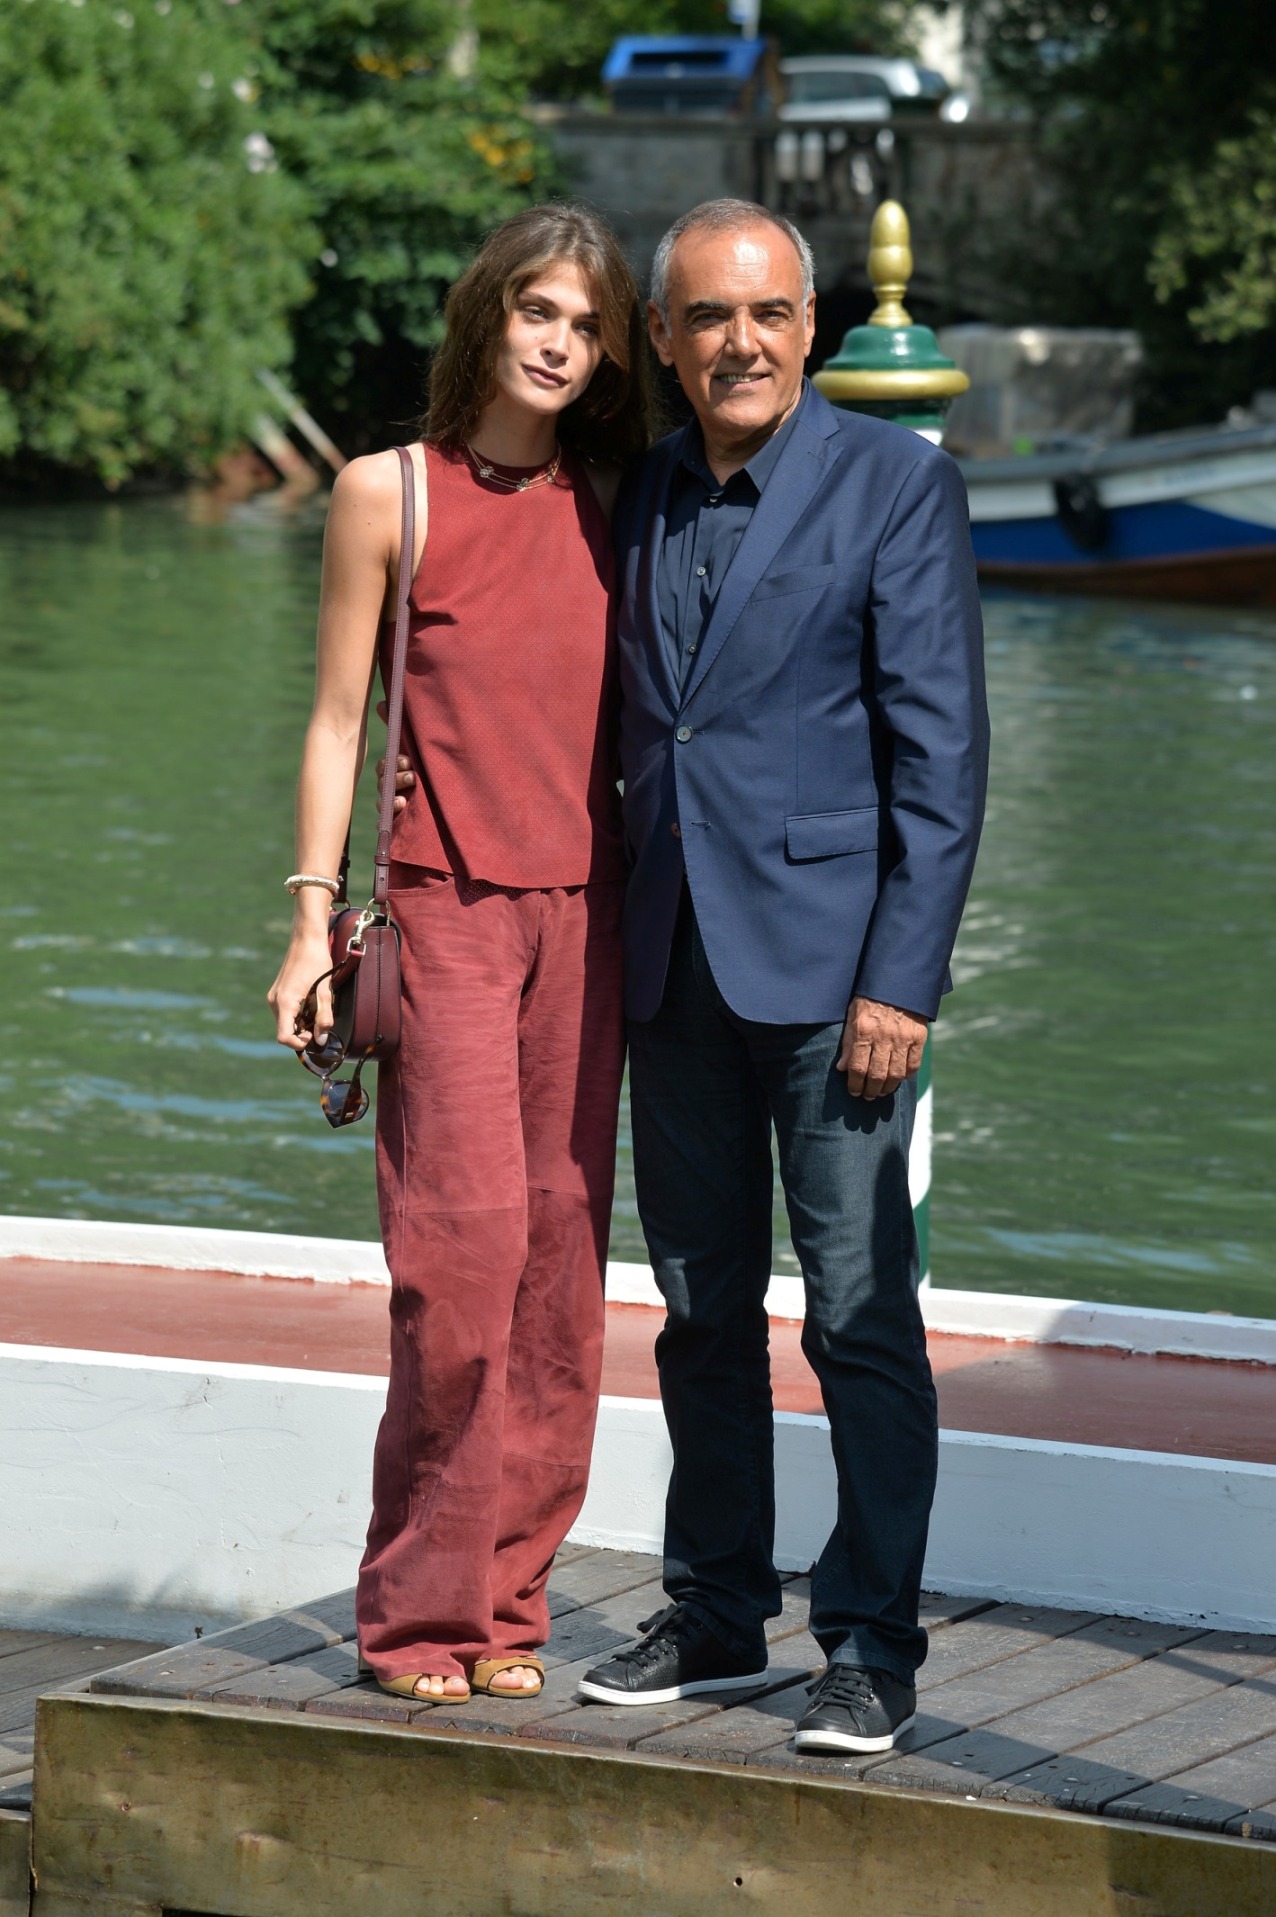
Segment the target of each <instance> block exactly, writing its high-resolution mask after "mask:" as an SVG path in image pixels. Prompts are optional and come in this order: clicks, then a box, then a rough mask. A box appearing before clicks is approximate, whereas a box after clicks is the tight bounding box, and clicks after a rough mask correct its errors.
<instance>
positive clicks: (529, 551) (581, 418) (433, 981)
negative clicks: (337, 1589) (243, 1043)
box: [270, 206, 648, 1702]
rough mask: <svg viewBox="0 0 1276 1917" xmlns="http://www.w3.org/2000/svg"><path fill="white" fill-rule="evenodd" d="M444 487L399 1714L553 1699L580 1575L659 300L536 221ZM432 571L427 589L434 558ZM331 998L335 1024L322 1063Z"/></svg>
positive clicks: (418, 1064)
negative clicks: (545, 1694)
mask: <svg viewBox="0 0 1276 1917" xmlns="http://www.w3.org/2000/svg"><path fill="white" fill-rule="evenodd" d="M445 317H446V329H447V330H446V337H445V340H444V342H443V345H442V346H441V348H440V350H439V352H438V354H437V356H436V358H435V361H434V365H433V368H432V372H431V376H430V392H429V411H428V414H427V421H426V428H425V441H424V445H422V446H418V447H415V448H413V459H414V462H415V464H416V469H417V475H418V477H417V553H416V554H415V555H414V558H415V559H416V560H417V562H418V570H417V573H416V576H415V579H414V582H413V586H412V593H411V601H410V610H411V617H410V625H409V641H408V654H407V676H406V692H405V698H404V737H405V742H406V743H405V748H404V749H405V751H406V753H407V755H408V757H409V759H410V760H411V763H412V768H413V771H414V773H415V783H414V788H413V791H412V794H411V798H410V801H409V803H408V804H407V806H406V808H405V809H404V810H402V811H401V812H400V813H399V816H398V817H397V818H396V822H395V837H394V843H393V854H394V863H393V864H392V866H391V875H390V905H391V910H392V913H393V916H394V919H395V921H396V923H397V924H398V926H399V928H400V932H401V935H402V972H403V1028H402V1037H401V1041H400V1046H399V1050H398V1052H397V1054H396V1055H395V1057H394V1058H393V1059H392V1060H391V1061H390V1062H388V1063H387V1064H385V1065H383V1066H382V1067H381V1070H380V1083H379V1087H378V1098H377V1186H378V1196H379V1201H380V1214H381V1232H382V1238H383V1241H384V1245H385V1252H386V1260H387V1263H388V1264H389V1267H390V1274H391V1279H392V1284H393V1289H392V1293H391V1304H390V1317H391V1356H390V1384H389V1392H388V1396H387V1401H386V1410H385V1416H384V1418H383V1419H382V1422H381V1427H380V1431H379V1434H378V1438H377V1446H376V1453H375V1457H374V1461H373V1515H372V1521H371V1525H370V1528H369V1532H368V1544H367V1550H366V1552H365V1555H364V1559H363V1564H362V1566H361V1568H360V1574H359V1588H358V1597H357V1607H356V1609H357V1618H358V1625H359V1643H360V1651H361V1654H362V1656H363V1658H364V1659H365V1660H366V1663H367V1665H368V1666H369V1667H370V1668H371V1670H372V1672H373V1673H374V1675H375V1676H376V1678H377V1680H378V1682H379V1683H380V1684H381V1687H382V1689H384V1690H391V1691H394V1692H395V1693H398V1694H401V1695H407V1696H413V1697H416V1698H419V1699H423V1700H427V1701H435V1702H442V1701H444V1700H446V1701H449V1702H451V1701H454V1700H459V1699H463V1698H465V1697H467V1696H468V1695H469V1694H470V1691H471V1689H472V1688H473V1689H476V1690H484V1691H489V1692H493V1693H500V1694H510V1695H515V1696H528V1695H531V1694H534V1693H535V1692H536V1691H537V1690H539V1689H540V1686H541V1682H542V1679H543V1667H542V1666H541V1664H540V1661H539V1660H538V1659H537V1657H536V1656H535V1652H536V1650H537V1649H538V1648H539V1647H540V1646H541V1645H543V1644H544V1643H545V1641H546V1639H547V1637H548V1635H549V1616H548V1608H547V1602H546V1595H545V1585H546V1580H547V1578H548V1575H549V1569H550V1565H551V1563H552V1561H553V1557H554V1553H555V1551H556V1550H557V1548H558V1546H559V1545H560V1544H561V1543H562V1540H563V1538H564V1537H565V1536H566V1534H567V1532H568V1530H569V1529H570V1527H571V1525H572V1523H573V1521H574V1520H575V1517H576V1514H577V1512H578V1511H579V1509H580V1505H581V1501H582V1499H583V1497H584V1492H585V1483H586V1475H587V1471H588V1465H589V1455H590V1447H591V1443H592V1438H593V1428H594V1420H595V1415H596V1410H597V1400H598V1389H599V1377H600V1369H601V1359H602V1331H603V1267H604V1263H605V1259H606V1247H607V1234H608V1227H609V1221H610V1213H611V1199H612V1182H613V1177H614V1162H615V1138H616V1115H617V1108H618V1104H619V1092H620V1078H621V1070H622V1063H623V1034H622V1019H621V998H620V910H621V901H622V894H623V888H624V855H623V845H622V838H621V830H620V820H619V803H618V798H617V788H616V766H615V756H614V720H615V702H616V667H615V658H614V644H615V642H614V620H613V616H612V614H613V607H612V600H613V593H614V585H613V570H612V560H611V552H610V539H609V533H608V523H607V522H608V514H609V510H610V504H611V498H612V496H614V491H615V486H616V483H617V480H618V476H619V466H620V464H621V463H622V462H623V461H625V460H626V459H628V458H631V457H632V456H633V455H635V454H636V453H638V452H640V451H641V450H642V449H643V447H644V446H645V444H646V442H647V437H648V388H647V375H646V359H645V345H644V339H643V332H642V317H641V311H640V306H639V300H638V293H637V288H636V286H635V284H634V280H633V275H632V274H631V272H630V271H629V268H628V266H627V265H626V264H625V261H624V259H623V256H622V255H621V253H620V251H619V248H618V247H617V245H616V242H615V239H614V238H613V236H612V235H611V233H610V232H609V231H608V229H607V228H606V226H605V225H604V224H603V223H602V221H601V220H599V219H598V217H597V216H596V215H595V214H593V213H591V212H589V211H588V210H586V209H583V208H580V207H571V206H548V207H536V208H533V209H531V210H529V211H527V212H525V213H521V214H519V215H517V216H516V217H515V218H514V219H512V220H510V221H508V222H507V223H506V224H505V225H504V226H502V227H500V228H499V229H498V230H497V231H496V232H495V233H493V234H492V235H491V237H490V238H489V239H488V240H487V242H486V243H485V245H484V246H483V247H482V249H481V250H480V252H479V253H478V255H477V257H476V258H475V260H474V262H473V264H472V265H471V266H470V268H469V269H468V271H467V272H466V273H465V274H464V276H463V277H462V278H461V279H460V280H459V281H458V282H457V284H456V285H455V286H454V287H453V289H452V292H451V295H450V296H449V299H448V302H447V308H446V316H445ZM399 514H400V469H399V462H398V459H397V456H396V455H395V453H394V452H393V451H391V452H387V453H380V454H376V455H373V456H371V457H369V458H366V459H357V460H354V461H352V462H351V464H350V465H349V466H347V467H346V468H345V470H344V471H343V472H342V474H341V475H340V477H339V478H338V480H337V483H336V485H335V487H334V489H333V496H332V505H331V509H330V512H329V518H328V528H327V537H326V541H325V547H324V570H323V588H322V599H321V604H320V613H319V640H318V677H317V690H316V695H315V704H314V711H313V714H312V716H311V720H310V726H309V729H308V731H307V734H306V744H305V751H304V755H303V759H302V768H301V779H300V784H299V789H298V800H297V867H298V874H299V875H307V876H309V877H313V876H315V875H317V877H318V880H319V882H318V883H306V884H303V885H300V886H298V887H297V889H296V891H295V911H296V916H295V920H294V929H293V934H292V941H291V943H290V945H289V947H288V952H287V956H286V957H285V959H284V963H283V965H282V967H281V969H280V972H279V976H278V978H277V979H276V981H275V983H274V986H273V987H272V989H271V992H270V1003H271V1005H272V1006H273V1007H274V1010H275V1015H276V1020H277V1037H278V1039H279V1042H280V1043H281V1044H283V1045H287V1046H290V1047H291V1048H292V1049H293V1050H299V1049H301V1048H302V1047H303V1046H304V1045H305V1044H306V1043H307V1041H308V1040H309V1038H310V1037H311V1032H310V1031H309V1030H308V1029H306V1028H305V1027H304V1024H303V1026H302V1028H301V1029H299V1028H298V1016H299V1013H300V1011H301V1007H302V1005H303V1003H304V1001H305V999H306V997H307V994H308V993H309V991H310V988H311V985H312V983H313V981H314V980H315V979H316V978H318V977H319V976H320V974H321V973H323V972H325V971H326V970H327V969H328V963H329V961H328V956H327V942H326V921H327V910H328V904H329V892H330V890H331V888H332V884H333V883H334V881H327V880H326V875H327V874H335V873H336V871H337V867H338V861H339V858H340V853H341V846H342V842H343V839H344V836H345V832H346V827H347V822H348V819H349V816H350V809H351V803H352V799H353V795H354V788H355V783H356V780H357V777H358V773H359V769H360V766H361V763H362V759H363V753H364V743H365V729H366V719H367V703H368V694H369V686H370V683H371V679H372V672H373V665H374V655H375V654H376V651H377V647H378V642H379V640H380V644H381V647H382V652H383V656H384V649H385V646H386V643H387V631H386V624H385V622H386V618H387V612H388V609H390V608H391V607H392V603H393V585H392V582H393V580H394V576H395V569H396V565H397V561H398V543H399ZM422 551H423V554H424V556H423V557H422ZM330 1021H331V1007H330V1003H329V1000H328V998H327V995H326V991H321V993H320V995H319V1000H318V1006H317V1011H316V1014H315V1020H314V1026H315V1035H316V1036H317V1037H318V1038H319V1039H321V1040H322V1038H323V1037H324V1035H325V1034H326V1031H327V1029H328V1026H329V1024H330Z"/></svg>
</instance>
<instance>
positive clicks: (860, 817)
mask: <svg viewBox="0 0 1276 1917" xmlns="http://www.w3.org/2000/svg"><path fill="white" fill-rule="evenodd" d="M784 848H785V851H786V852H787V854H788V856H789V858H790V859H799V860H800V859H837V858H841V857H843V856H844V855H845V854H846V853H848V852H875V851H876V850H877V807H876V806H875V805H869V806H857V807H856V809H855V810H854V811H853V812H802V813H798V814H797V815H796V817H794V818H791V819H786V820H785V821H784Z"/></svg>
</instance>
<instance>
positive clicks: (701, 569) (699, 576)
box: [696, 566, 709, 579]
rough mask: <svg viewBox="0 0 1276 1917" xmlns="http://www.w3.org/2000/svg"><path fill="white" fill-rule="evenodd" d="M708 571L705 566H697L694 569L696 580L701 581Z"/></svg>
mask: <svg viewBox="0 0 1276 1917" xmlns="http://www.w3.org/2000/svg"><path fill="white" fill-rule="evenodd" d="M708 570H709V568H708V567H707V566H697V567H696V578H697V579H703V578H704V576H705V574H706V573H707V572H708Z"/></svg>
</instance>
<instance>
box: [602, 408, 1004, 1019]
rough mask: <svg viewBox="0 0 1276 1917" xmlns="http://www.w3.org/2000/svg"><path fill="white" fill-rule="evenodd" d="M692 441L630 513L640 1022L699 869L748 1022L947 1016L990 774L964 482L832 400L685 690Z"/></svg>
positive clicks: (708, 929)
mask: <svg viewBox="0 0 1276 1917" xmlns="http://www.w3.org/2000/svg"><path fill="white" fill-rule="evenodd" d="M689 430H691V429H689V428H684V429H683V430H682V431H680V432H677V433H673V434H671V435H670V436H669V437H668V438H667V439H664V440H661V441H660V443H659V444H658V445H657V446H655V447H654V448H653V449H652V451H651V452H650V453H649V454H648V456H647V458H646V459H645V460H644V461H643V463H642V466H641V467H640V468H639V470H638V472H637V474H636V475H635V477H634V479H633V480H632V481H631V482H630V483H629V484H628V485H627V486H626V488H625V490H624V493H623V494H622V498H621V500H620V503H619V505H618V508H617V513H616V541H617V558H618V568H619V579H620V582H621V586H622V593H623V597H622V601H621V608H620V622H619V624H620V661H621V688H622V701H621V735H620V736H621V769H622V772H623V775H624V816H625V831H626V836H627V839H628V843H629V851H630V856H631V858H632V860H633V871H632V874H631V876H630V882H629V890H628V895H627V901H626V907H625V974H626V1001H627V1007H628V1011H629V1015H630V1017H631V1018H635V1019H648V1018H651V1017H653V1016H654V1015H655V1013H656V1011H657V1009H658V1008H659V1005H660V1000H661V997H662V994H663V992H664V983H665V973H666V970H667V967H668V962H669V950H670V944H671V941H672V938H673V930H674V921H675V918H676V915H677V909H678V898H679V893H680V890H681V885H682V873H683V865H684V861H685V866H686V875H687V882H688V884H689V886H690V888H691V896H692V900H693V902H694V904H695V910H696V918H697V921H698V923H699V926H700V930H701V934H702V936H703V938H704V944H705V950H706V952H707V954H708V958H709V963H710V965H711V967H712V969H713V976H714V978H715V979H716V981H717V983H718V986H719V989H720V990H721V992H722V994H723V997H724V998H725V999H726V1001H727V1003H728V1005H730V1006H731V1008H732V1009H733V1011H735V1012H737V1013H738V1014H739V1015H740V1016H741V1017H743V1018H748V1019H756V1020H759V1021H761V1022H762V1023H765V1024H817V1023H818V1024H827V1023H831V1022H832V1021H833V1020H835V1019H841V1018H842V1017H843V1016H844V1015H845V1012H846V1008H847V1005H848V1003H849V1001H850V999H851V997H852V995H853V994H854V993H861V994H863V995H864V996H865V997H868V998H874V999H881V1000H884V1001H886V1002H887V1003H889V1004H892V1005H900V1006H903V1007H905V1008H906V1009H907V1010H909V1011H912V1012H916V1013H918V1014H920V1015H923V1016H925V1017H933V1016H934V1014H935V1012H936V1011H937V1010H938V1007H939V1000H940V995H941V993H943V992H944V991H945V990H947V989H948V984H949V979H948V961H949V958H950V957H951V954H952V948H953V943H954V941H955V939H956V936H957V926H958V922H959V920H960V918H961V913H962V907H963V905H964V903H965V899H966V891H967V888H968V886H969V884H970V875H971V870H972V868H973V866H974V862H975V851H976V848H977V846H978V843H979V831H980V825H981V823H982V818H983V805H984V791H985V783H986V776H987V760H988V715H987V706H986V701H985V696H984V681H983V628H982V622H981V618H980V610H979V597H978V593H977V591H976V585H975V565H974V557H973V554H972V551H971V543H970V525H969V515H968V510H967V504H966V492H965V486H964V484H963V482H962V478H961V474H960V473H959V472H958V469H957V467H956V466H955V465H954V463H953V461H952V460H951V459H950V458H949V457H948V456H947V454H945V453H943V452H940V451H939V450H938V448H936V447H934V446H931V445H930V444H929V443H928V442H927V441H926V440H924V439H922V438H920V437H919V436H918V435H917V434H915V433H912V432H909V431H907V430H906V429H905V428H903V427H900V426H894V425H889V424H887V423H886V422H885V421H883V420H878V419H872V418H868V417H866V416H864V415H862V414H858V413H844V412H839V411H838V410H837V409H835V408H834V407H832V406H830V405H829V404H828V402H827V401H826V400H825V399H823V398H822V397H821V395H820V394H819V393H817V392H816V391H814V390H813V389H812V390H810V391H809V392H808V394H807V398H806V404H805V406H804V407H803V410H802V413H801V416H800V417H799V419H798V420H797V422H796V425H795V428H794V431H793V433H792V434H791V435H790V437H789V440H788V443H787V444H786V445H785V447H784V450H783V452H782V453H781V456H780V458H779V461H778V462H777V464H776V467H775V470H774V471H773V472H772V474H771V476H770V479H769V480H768V482H767V484H766V486H765V488H764V490H763V493H762V496H761V498H760V500H759V501H758V504H757V507H756V508H755V510H754V513H753V517H752V519H751V521H750V523H749V527H748V530H747V531H746V532H745V534H744V537H743V539H742V540H741V542H740V545H739V547H738V549H737V551H736V555H735V558H734V559H733V561H732V563H731V566H730V569H729V570H728V572H727V575H726V577H725V579H724V580H723V582H722V586H721V589H720V591H719V593H718V597H717V600H716V601H715V604H714V607H713V611H712V613H711V615H710V619H709V623H708V625H707V627H706V630H705V633H704V637H703V640H702V642H701V646H700V651H699V654H698V656H697V659H696V662H695V666H694V669H693V670H692V672H691V674H690V676H689V678H688V680H687V684H686V687H685V689H684V690H682V691H681V692H680V691H679V689H678V686H677V684H676V682H675V680H674V676H673V673H672V670H671V666H670V662H669V660H668V657H667V654H666V647H665V644H664V639H663V636H662V633H661V628H660V617H659V612H658V610H657V605H656V562H657V558H658V556H659V553H660V547H661V541H662V539H663V537H664V529H665V502H666V500H667V498H668V493H669V482H670V477H671V474H672V472H673V470H674V467H675V465H676V462H677V461H678V460H679V459H680V458H681V456H682V452H683V449H684V446H685V444H686V434H687V432H688V431H689ZM679 835H681V836H679Z"/></svg>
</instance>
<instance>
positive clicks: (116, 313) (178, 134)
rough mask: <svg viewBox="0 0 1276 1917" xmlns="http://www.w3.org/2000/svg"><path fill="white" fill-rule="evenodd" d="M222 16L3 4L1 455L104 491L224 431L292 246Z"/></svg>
mask: <svg viewBox="0 0 1276 1917" xmlns="http://www.w3.org/2000/svg"><path fill="white" fill-rule="evenodd" d="M221 12H222V10H221V9H217V10H216V11H214V10H213V9H211V8H209V9H207V10H204V9H202V8H200V7H199V6H197V5H196V6H191V5H186V6H182V5H180V4H175V3H174V0H131V3H120V0H117V3H116V4H112V0H71V4H60V3H59V0H10V4H8V5H6V7H5V9H4V18H3V23H2V24H0V454H3V455H9V456H10V459H11V460H12V459H13V458H15V457H16V458H17V459H18V462H19V464H20V465H21V466H22V467H23V468H24V469H25V470H26V471H28V472H29V471H30V470H31V469H32V467H33V466H37V467H38V466H40V465H41V464H43V463H45V462H50V463H56V464H59V465H63V466H70V467H78V468H81V469H84V470H87V471H88V472H91V473H93V474H95V475H97V476H98V477H100V478H101V479H103V480H105V481H106V482H107V484H108V485H116V484H118V483H119V482H120V481H122V480H124V479H126V478H127V477H128V476H129V475H130V474H132V473H135V472H137V471H138V470H139V469H141V468H147V467H150V468H157V467H158V468H166V469H170V470H171V469H174V468H178V469H180V468H182V467H188V466H191V465H196V464H200V463H203V462H205V461H206V460H208V459H209V458H211V457H212V456H214V455H215V454H216V453H217V452H218V451H220V450H221V449H222V448H223V447H225V446H227V445H228V444H230V443H231V442H232V441H234V440H235V439H237V438H239V437H241V436H242V433H243V430H244V426H245V422H246V420H247V419H248V418H250V417H251V414H252V412H253V411H254V410H256V409H257V407H258V405H259V403H260V399H261V391H260V387H259V386H258V385H257V383H256V379H255V374H256V369H257V368H258V367H259V366H263V365H265V366H272V367H280V366H285V365H286V364H287V362H288V358H289V353H290V343H289V336H288V329H287V317H288V314H289V312H290V311H291V309H292V308H294V307H295V306H296V305H297V304H298V303H299V302H300V301H301V299H302V298H303V297H304V294H305V291H306V274H305V270H304V267H303V266H302V265H301V264H300V260H299V255H304V253H305V252H306V251H308V250H309V249H308V247H307V245H306V242H305V237H304V217H303V210H302V204H301V200H300V197H299V195H298V193H297V191H296V189H295V188H294V187H293V186H292V185H291V184H290V183H289V182H288V181H287V179H286V178H285V177H284V175H283V174H282V173H281V172H280V171H279V170H278V167H277V164H276V161H275V158H274V155H273V152H272V150H271V146H270V143H269V141H268V139H267V138H266V136H265V134H264V133H263V132H262V130H261V121H260V117H259V116H258V115H257V114H255V113H254V112H253V111H252V110H251V109H250V105H249V103H248V102H247V101H246V100H245V99H243V98H241V97H240V96H241V95H243V94H244V93H245V92H246V91H247V89H246V87H245V84H244V79H243V72H242V65H241V48H242V40H241V35H240V34H239V32H238V31H237V30H235V29H233V28H232V27H231V26H229V25H228V24H227V22H226V21H225V20H223V19H222V18H221V17H220V14H221Z"/></svg>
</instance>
